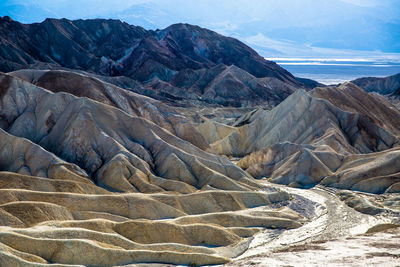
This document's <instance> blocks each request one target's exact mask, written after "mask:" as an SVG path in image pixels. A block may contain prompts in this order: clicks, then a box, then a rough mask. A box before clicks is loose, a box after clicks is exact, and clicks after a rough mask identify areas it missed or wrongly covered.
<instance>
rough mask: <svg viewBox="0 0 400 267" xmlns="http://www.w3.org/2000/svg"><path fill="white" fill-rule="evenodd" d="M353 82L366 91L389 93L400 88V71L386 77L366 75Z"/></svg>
mask: <svg viewBox="0 0 400 267" xmlns="http://www.w3.org/2000/svg"><path fill="white" fill-rule="evenodd" d="M351 82H352V83H354V84H355V85H357V86H359V87H361V88H362V89H364V90H365V91H366V92H378V93H380V94H382V95H388V94H391V93H393V92H394V91H396V90H398V89H399V88H400V73H399V74H395V75H392V76H388V77H384V78H377V77H364V78H359V79H356V80H354V81H351Z"/></svg>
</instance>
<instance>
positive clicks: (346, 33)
mask: <svg viewBox="0 0 400 267" xmlns="http://www.w3.org/2000/svg"><path fill="white" fill-rule="evenodd" d="M0 15H9V16H11V17H12V18H13V19H15V20H18V21H21V22H24V23H31V22H40V21H42V20H44V19H45V18H46V17H54V18H62V17H65V18H69V19H78V18H97V17H99V18H117V19H121V20H123V21H126V22H128V23H130V24H135V25H141V26H143V27H145V28H153V29H155V28H164V27H166V26H168V25H170V24H172V23H177V22H186V23H191V24H197V25H200V26H203V27H207V28H210V29H212V30H216V31H218V32H220V33H223V34H226V35H229V36H233V37H236V38H239V39H240V40H242V41H244V42H246V43H248V44H250V45H251V46H252V47H254V48H256V49H257V50H258V51H259V52H260V53H261V54H263V55H264V56H267V57H278V56H284V57H287V56H304V57H313V56H341V55H347V56H351V55H355V54H360V53H359V51H363V52H362V53H364V54H365V55H370V56H374V55H376V56H382V55H383V56H394V57H396V56H397V53H400V0H197V1H191V0H113V1H101V0H5V1H4V0H1V2H0ZM362 53H361V54H362ZM399 58H400V57H399Z"/></svg>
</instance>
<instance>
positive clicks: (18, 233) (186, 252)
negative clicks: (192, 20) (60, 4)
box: [0, 17, 400, 267]
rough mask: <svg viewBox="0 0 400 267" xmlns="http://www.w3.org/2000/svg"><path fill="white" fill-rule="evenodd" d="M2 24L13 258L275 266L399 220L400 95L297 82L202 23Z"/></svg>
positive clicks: (0, 205)
mask: <svg viewBox="0 0 400 267" xmlns="http://www.w3.org/2000/svg"><path fill="white" fill-rule="evenodd" d="M0 31H1V34H0V57H1V61H0V66H1V69H2V70H4V71H8V72H7V73H3V72H0V196H1V197H0V266H39V265H40V266H45V265H46V266H47V265H48V266H50V265H54V264H56V265H59V266H61V265H62V266H71V267H72V266H116V265H121V266H123V265H132V264H144V263H151V264H154V263H160V264H175V265H188V266H189V265H217V264H225V263H228V262H230V261H234V262H232V265H235V263H236V262H235V261H236V260H237V259H235V258H237V257H238V256H241V257H240V258H241V259H242V260H244V261H245V263H244V265H249V264H250V265H254V264H256V265H260V264H261V265H262V262H259V261H253V256H254V255H256V254H259V252H260V251H262V253H263V254H262V255H263V257H264V258H265V257H268V258H270V256H271V255H275V254H276V253H275V252H276V251H277V250H276V249H279V248H281V249H282V248H283V249H289V250H287V251H291V250H290V247H289V246H291V245H290V244H292V243H296V244H299V242H309V241H310V240H314V241H315V242H320V243H321V242H325V241H326V242H328V241H327V240H330V239H331V238H332V237H333V236H334V237H335V238H342V239H343V240H344V241H343V242H346V241H348V238H349V237H351V236H352V235H354V234H358V233H363V231H365V230H366V229H368V228H370V227H371V225H373V224H374V225H375V224H378V223H380V222H381V221H382V218H384V222H385V223H386V224H385V225H383V226H382V225H377V226H374V227H375V228H374V229H377V228H378V229H380V228H384V229H386V227H389V226H390V227H391V226H392V225H394V224H396V223H397V222H398V218H399V214H400V213H399V212H400V199H399V197H398V193H399V192H400V175H399V174H400V165H399V164H398V162H400V110H399V109H397V108H396V107H395V106H394V105H392V104H391V103H390V102H389V101H388V99H389V100H391V97H396V95H397V94H398V90H393V91H392V93H391V95H390V96H382V95H380V94H378V93H376V92H373V93H368V92H366V91H365V90H363V89H361V88H360V87H358V86H357V85H355V84H353V83H344V84H341V85H338V86H322V85H320V84H318V83H316V82H313V81H310V80H307V79H301V78H295V77H293V76H292V75H291V74H290V73H288V72H287V71H285V70H284V69H282V68H281V67H279V66H278V65H276V64H275V63H273V62H270V61H266V60H264V59H263V58H261V57H260V56H259V55H258V54H257V53H255V52H254V51H253V50H252V49H251V48H249V47H247V46H246V45H244V44H242V43H240V42H239V41H237V40H235V39H232V38H227V37H224V36H222V35H219V34H217V33H215V32H212V31H209V30H207V29H203V28H200V27H197V26H192V25H188V24H175V25H172V26H170V27H167V28H166V29H164V30H156V31H147V30H145V29H143V28H141V27H135V26H131V25H128V24H126V23H122V22H120V21H116V20H100V19H96V20H75V21H70V20H66V19H61V20H55V19H47V20H46V21H44V22H42V23H37V24H21V23H18V22H15V21H12V20H11V19H10V18H4V17H3V18H1V20H0ZM11 70H12V71H11ZM305 84H308V85H309V86H308V87H307V86H305ZM293 187H296V188H293ZM298 188H302V189H298ZM367 193H368V194H367ZM377 194H379V195H377ZM343 214H347V215H346V216H343ZM367 214H368V215H367ZM371 216H376V217H371ZM347 217H348V218H347ZM388 225H389V226H388ZM360 226H362V227H360ZM360 228H361V230H360ZM290 229H293V230H291V231H287V230H290ZM355 229H356V230H357V231H358V232H354V231H355ZM360 231H361V232H360ZM363 238H364V237H363ZM365 240H366V241H365V242H369V243H368V245H370V243H371V242H372V241H371V239H369V237H367V236H366V237H365ZM305 245H307V243H305ZM288 247H289V248H288ZM264 248H265V249H264ZM312 248H313V250H314V247H312ZM317 248H318V247H317ZM390 248H392V247H390ZM335 251H336V250H335ZM265 253H267V254H265ZM382 253H383V252H382ZM385 253H389V252H386V250H385ZM265 255H267V256H265ZM379 255H381V254H379ZM384 255H386V254H384ZM390 255H392V254H390ZM393 255H394V254H393ZM249 257H250V258H249ZM271 257H272V256H271ZM381 258H382V257H380V260H382V259H381ZM386 262H387V260H385V263H386Z"/></svg>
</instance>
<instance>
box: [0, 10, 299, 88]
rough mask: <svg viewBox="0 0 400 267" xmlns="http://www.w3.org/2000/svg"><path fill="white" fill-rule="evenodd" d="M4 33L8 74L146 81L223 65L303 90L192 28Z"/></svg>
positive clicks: (82, 27) (93, 26)
mask: <svg viewBox="0 0 400 267" xmlns="http://www.w3.org/2000/svg"><path fill="white" fill-rule="evenodd" d="M0 32H1V47H2V49H1V51H2V53H1V54H0V56H1V58H2V61H4V62H3V64H2V67H1V69H0V70H2V71H10V70H16V69H17V68H21V67H23V66H25V65H27V64H32V63H34V62H49V63H56V64H59V65H60V66H63V67H67V68H72V69H82V70H87V71H92V72H95V73H98V74H105V75H111V76H114V75H116V74H118V75H124V76H128V77H132V78H135V79H137V80H140V81H146V80H148V79H150V78H151V77H152V76H157V77H159V78H161V79H163V80H165V79H168V78H169V76H170V75H172V74H173V73H174V72H175V71H179V70H182V69H187V68H190V69H200V68H204V67H207V68H209V67H212V66H215V65H217V64H220V63H223V64H225V65H232V64H234V65H236V66H238V67H240V68H242V69H244V70H245V71H247V72H249V73H250V74H252V75H254V76H256V77H257V78H261V77H275V78H277V79H279V80H282V81H284V82H289V83H291V84H293V85H301V83H300V82H298V81H297V80H296V79H295V78H294V77H293V76H292V75H291V74H290V73H289V72H287V71H286V70H284V69H283V68H281V67H279V66H278V65H277V64H275V63H274V62H271V61H267V60H265V59H264V58H262V57H261V56H260V55H258V54H257V53H256V52H255V51H254V50H252V49H251V48H250V47H248V46H246V45H245V44H243V43H241V42H240V41H238V40H236V39H233V38H229V37H224V36H222V35H220V34H217V33H216V32H213V31H210V30H207V29H204V28H200V27H198V26H193V25H189V24H175V25H171V26H169V27H167V28H165V29H163V30H157V31H146V30H144V29H143V28H141V27H137V26H131V25H128V24H126V23H123V22H121V21H118V20H101V19H96V20H75V21H70V20H67V19H61V20H56V19H46V20H45V21H44V22H42V23H34V24H21V23H19V22H16V21H12V20H11V19H9V18H6V17H2V18H1V20H0ZM43 44H46V45H44V46H43Z"/></svg>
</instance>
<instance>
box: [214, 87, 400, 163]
mask: <svg viewBox="0 0 400 267" xmlns="http://www.w3.org/2000/svg"><path fill="white" fill-rule="evenodd" d="M285 141H287V142H291V143H296V144H311V145H315V146H321V145H327V146H330V147H331V148H332V149H333V150H335V151H336V152H338V153H345V154H346V153H369V152H373V151H380V150H384V149H388V148H390V147H392V146H393V145H394V144H395V143H396V142H397V137H396V136H395V135H394V134H393V133H391V132H389V131H387V130H385V129H384V128H382V127H380V126H379V125H377V124H375V123H374V122H373V120H371V119H370V118H369V117H367V116H365V115H364V114H359V113H351V112H346V111H343V110H342V109H340V108H338V107H336V106H334V105H333V104H332V103H330V102H329V101H326V100H323V99H320V98H315V97H312V96H311V95H310V94H308V93H307V92H305V91H304V90H297V91H296V92H295V93H294V94H292V95H291V96H289V97H288V98H287V99H286V100H285V101H283V102H282V103H281V104H280V105H278V106H277V107H275V108H274V109H272V110H271V111H260V112H259V113H258V114H257V118H256V119H254V120H253V121H252V122H251V123H249V124H246V125H243V126H241V127H239V128H238V129H237V131H235V132H233V133H231V134H230V135H228V136H226V137H225V138H223V139H222V140H219V141H217V142H215V143H213V144H212V145H211V147H212V148H213V149H214V150H215V151H216V152H218V153H220V154H225V155H237V156H243V155H246V154H248V153H251V152H254V151H257V150H260V149H263V148H265V147H267V146H270V145H273V144H277V143H281V142H285Z"/></svg>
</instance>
